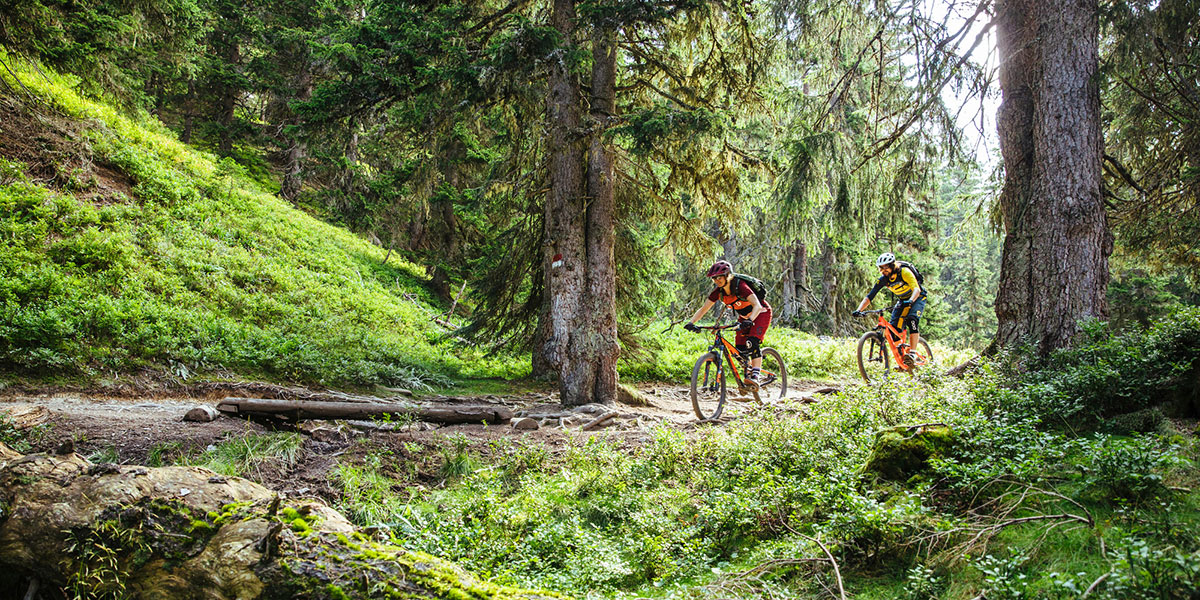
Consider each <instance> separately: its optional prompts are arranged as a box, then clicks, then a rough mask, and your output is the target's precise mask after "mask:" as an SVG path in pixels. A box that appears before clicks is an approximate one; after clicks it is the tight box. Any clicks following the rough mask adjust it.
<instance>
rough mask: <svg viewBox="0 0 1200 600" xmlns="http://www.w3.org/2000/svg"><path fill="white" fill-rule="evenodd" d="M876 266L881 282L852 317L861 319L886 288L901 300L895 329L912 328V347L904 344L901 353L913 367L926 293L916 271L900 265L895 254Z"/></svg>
mask: <svg viewBox="0 0 1200 600" xmlns="http://www.w3.org/2000/svg"><path fill="white" fill-rule="evenodd" d="M875 266H876V267H879V272H880V273H881V275H880V277H879V280H878V281H876V282H875V287H872V288H871V291H870V292H868V293H867V297H866V298H863V301H862V302H861V303H859V305H858V310H855V311H854V312H853V313H851V314H853V315H854V316H856V317H861V316H862V314H863V311H864V310H866V309H867V307H868V306H870V305H871V301H872V300H874V299H875V294H878V293H879V290H881V289H883V288H885V287H886V288H887V289H888V291H890V292H892V294H894V295H895V296H896V298H897V299H898V300H899V302H897V303H896V306H894V307H892V321H891V322H892V327H895V328H896V329H898V330H900V331H904V327H905V325H907V326H908V338H909V339H908V344H901V346H900V352H901V356H903V357H904V361H905V362H906V363H909V364H911V363H912V362H915V361H916V356H915V355H914V353H913V350H915V349H916V348H917V342H918V341H920V339H921V334H920V333H919V331H920V330H919V329H918V324H919V323H920V322H921V313H922V312H925V289H924V288H922V287H921V284H920V282H919V281H918V280H917V277H918V275H917V270H916V268H915V267H913V266H912V265H910V264H908V263H906V262H903V261H897V260H896V256H895V255H894V254H892V253H891V252H884V253H883V254H880V255H879V258H878V259H877V260H876V261H875Z"/></svg>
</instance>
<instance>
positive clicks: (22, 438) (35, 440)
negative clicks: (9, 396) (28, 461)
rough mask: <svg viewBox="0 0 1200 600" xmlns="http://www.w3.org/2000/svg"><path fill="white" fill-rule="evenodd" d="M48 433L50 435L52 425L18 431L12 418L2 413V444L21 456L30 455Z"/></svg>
mask: <svg viewBox="0 0 1200 600" xmlns="http://www.w3.org/2000/svg"><path fill="white" fill-rule="evenodd" d="M48 433H50V424H48V423H44V424H42V425H34V426H33V427H27V428H25V429H18V428H17V427H16V425H14V424H13V421H12V417H10V416H8V415H7V414H4V413H0V443H3V444H5V445H6V446H8V447H9V448H12V449H13V450H16V451H17V452H20V453H21V454H28V453H29V452H30V451H31V450H33V447H34V446H35V445H37V444H40V443H41V442H42V440H44V439H45V438H46V434H48Z"/></svg>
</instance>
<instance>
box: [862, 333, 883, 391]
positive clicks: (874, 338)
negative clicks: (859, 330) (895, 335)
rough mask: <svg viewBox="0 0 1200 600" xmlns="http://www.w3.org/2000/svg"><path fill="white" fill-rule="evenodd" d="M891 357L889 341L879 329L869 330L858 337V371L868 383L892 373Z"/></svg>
mask: <svg viewBox="0 0 1200 600" xmlns="http://www.w3.org/2000/svg"><path fill="white" fill-rule="evenodd" d="M890 363H891V358H890V357H889V356H888V346H887V342H885V341H884V339H883V335H882V334H880V333H879V332H878V331H868V332H866V333H864V334H863V335H862V337H860V338H858V372H859V374H860V375H862V378H863V381H865V382H867V383H872V382H879V381H883V380H884V379H887V377H888V375H889V374H891V370H890V369H891V364H890Z"/></svg>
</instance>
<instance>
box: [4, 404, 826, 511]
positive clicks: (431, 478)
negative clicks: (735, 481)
mask: <svg viewBox="0 0 1200 600" xmlns="http://www.w3.org/2000/svg"><path fill="white" fill-rule="evenodd" d="M790 388H791V389H789V390H788V397H787V398H785V399H784V400H776V401H775V402H772V403H770V404H769V407H772V408H774V409H780V410H797V407H798V406H800V405H802V404H803V403H807V402H813V401H816V399H817V398H819V397H820V395H821V394H822V393H828V392H831V391H836V390H837V389H839V387H838V386H830V385H829V384H827V383H820V382H811V381H799V382H792V385H791V386H790ZM291 389H295V388H291ZM637 390H638V391H639V392H640V393H641V394H642V399H643V400H645V401H646V402H645V405H637V406H635V405H630V404H622V403H616V404H613V405H609V406H604V407H601V406H599V405H589V406H586V407H580V408H577V409H575V410H574V411H570V410H567V409H564V408H563V407H562V406H561V405H559V404H558V400H557V392H556V391H554V390H553V389H552V388H551V387H550V386H548V385H544V384H543V385H542V386H540V387H538V386H535V387H533V388H532V389H531V388H529V387H528V386H527V387H525V388H524V389H523V390H522V391H519V392H514V393H512V394H503V393H491V394H468V395H455V396H445V395H431V396H425V397H421V398H418V400H419V401H420V402H421V403H427V404H437V403H456V404H457V403H467V404H493V405H495V404H501V405H504V406H506V407H508V408H509V409H511V410H512V411H513V413H514V415H515V416H514V419H513V421H512V422H511V423H506V424H498V425H484V424H459V425H439V424H434V423H425V422H408V423H396V422H392V423H389V422H386V421H383V422H380V421H374V422H360V421H349V422H347V421H320V420H313V421H302V422H300V423H299V424H295V425H291V424H279V423H274V424H272V423H267V424H264V423H260V422H255V421H249V420H244V419H241V418H235V417H230V416H227V415H220V416H218V417H217V418H216V420H213V421H211V422H190V421H185V420H184V419H183V417H184V415H185V414H186V413H187V412H188V411H189V410H191V409H193V408H196V407H198V406H204V405H207V406H214V407H215V405H216V403H217V402H218V401H219V400H221V399H223V398H224V397H225V396H226V395H245V394H227V393H217V392H213V391H209V392H207V393H179V392H178V391H176V392H168V391H143V392H142V393H138V392H137V391H136V390H134V391H131V390H124V391H121V392H119V393H116V394H114V393H112V392H111V391H107V390H105V391H88V390H74V391H61V390H37V389H25V390H12V389H6V390H0V412H8V411H9V410H12V409H15V408H18V407H19V406H20V405H34V406H40V407H44V408H45V409H47V411H48V413H49V415H48V421H47V423H46V426H45V428H44V434H43V435H41V436H39V437H37V438H35V439H34V443H33V445H34V447H33V450H35V451H50V450H55V449H60V450H61V449H62V448H64V447H70V448H71V449H72V450H74V451H75V452H77V453H79V454H80V455H82V456H85V457H89V458H90V459H91V460H92V461H93V462H119V463H123V464H141V465H150V466H161V465H163V464H172V463H180V462H182V463H185V464H187V463H189V462H190V463H199V462H203V459H202V456H201V455H203V454H204V453H205V452H206V451H208V452H212V451H213V450H214V449H216V448H217V447H218V446H219V445H221V444H224V443H230V442H236V441H237V440H241V439H245V438H247V437H249V436H250V435H258V434H267V433H271V432H273V431H275V432H278V431H294V432H299V433H301V434H303V442H302V445H301V447H300V451H299V452H298V454H297V456H296V458H295V460H294V461H293V462H291V464H287V463H285V462H283V461H276V462H270V461H268V462H266V463H262V464H257V465H255V466H254V467H253V469H252V472H249V473H244V475H245V476H247V477H249V478H251V479H253V480H256V481H258V482H259V483H262V484H263V485H265V486H267V487H269V488H272V489H274V490H276V491H278V492H280V493H281V494H282V495H285V496H310V497H312V496H315V497H319V498H322V499H324V500H326V501H334V500H336V497H337V492H336V490H335V489H334V488H333V487H332V486H333V477H332V473H331V470H332V469H335V468H336V467H337V465H339V464H349V465H354V464H357V463H361V462H362V461H363V460H364V459H365V458H366V457H367V456H369V455H379V454H380V453H384V454H387V455H390V456H394V457H396V461H395V462H396V463H397V464H396V465H395V467H394V468H395V471H396V472H397V473H400V472H406V473H408V474H410V477H409V478H408V479H409V480H410V481H411V482H412V484H413V485H423V486H436V485H439V483H440V480H441V476H440V475H439V469H440V465H441V463H442V462H443V460H444V455H445V454H444V450H445V449H446V448H448V447H450V446H452V445H454V444H455V443H463V442H465V443H466V445H467V446H468V447H469V449H470V451H471V453H472V454H473V455H475V456H481V457H483V458H484V460H485V461H486V457H487V456H488V454H489V453H492V452H502V451H504V448H506V447H510V446H511V445H512V444H517V445H527V444H538V445H541V446H544V447H546V448H547V449H548V450H549V451H550V452H552V453H555V452H561V451H563V450H564V449H566V448H567V447H570V446H577V445H579V444H581V443H583V442H584V441H586V440H587V439H588V438H589V437H592V436H601V437H603V438H605V439H607V440H609V441H612V442H615V443H618V444H620V445H622V446H625V447H637V446H640V445H642V444H645V443H647V442H649V441H651V440H652V439H653V437H654V435H655V431H656V430H658V429H661V428H667V429H671V430H678V431H682V432H685V434H686V433H687V432H691V431H694V430H695V429H696V428H697V427H698V426H708V425H700V424H699V423H698V420H697V418H696V415H695V414H694V413H693V411H692V404H691V399H690V396H689V390H688V388H687V387H685V386H681V385H677V384H640V385H638V386H637ZM741 400H742V401H738V399H737V398H733V399H731V401H729V402H727V403H726V405H725V411H724V414H723V416H722V419H721V420H722V422H728V421H730V420H733V419H737V418H738V417H739V416H741V415H743V414H746V412H747V411H751V410H757V409H758V406H757V405H755V404H754V403H753V402H746V400H748V399H747V398H743V399H741ZM606 411H616V413H617V416H616V417H615V418H614V419H612V420H611V421H609V423H608V424H607V426H606V427H604V428H601V429H598V430H595V431H583V426H584V425H585V424H587V423H589V422H590V421H592V420H593V419H594V418H595V416H596V415H597V414H601V413H603V412H606ZM527 416H528V417H532V418H534V419H535V420H537V421H538V422H539V426H538V427H537V429H518V428H516V427H514V426H513V424H514V423H516V422H517V421H518V420H519V419H521V418H524V417H527ZM718 426H719V425H718ZM67 445H69V446H67Z"/></svg>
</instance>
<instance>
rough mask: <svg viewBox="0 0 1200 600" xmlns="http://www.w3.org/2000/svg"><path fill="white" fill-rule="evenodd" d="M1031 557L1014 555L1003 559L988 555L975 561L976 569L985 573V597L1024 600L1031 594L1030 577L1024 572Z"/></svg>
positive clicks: (997, 599)
mask: <svg viewBox="0 0 1200 600" xmlns="http://www.w3.org/2000/svg"><path fill="white" fill-rule="evenodd" d="M1028 560H1029V557H1027V556H1025V555H1024V554H1020V553H1017V554H1013V555H1012V556H1010V557H1008V558H1001V557H998V556H993V555H991V554H988V555H986V556H984V557H982V558H980V559H979V560H977V561H975V568H976V569H979V572H980V573H983V581H984V586H983V593H982V594H981V595H983V596H984V597H986V598H988V600H1024V599H1025V598H1029V597H1031V596H1030V594H1029V591H1030V589H1029V588H1030V584H1031V583H1032V581H1031V579H1030V577H1029V576H1028V575H1026V574H1025V573H1024V571H1023V567H1024V566H1025V563H1026V562H1027V561H1028Z"/></svg>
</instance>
